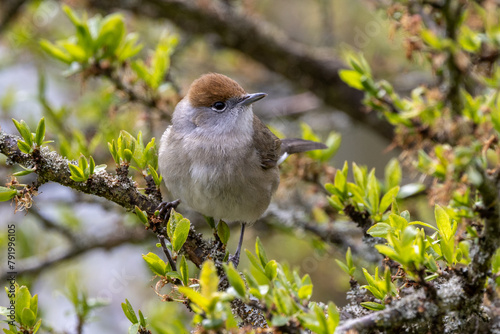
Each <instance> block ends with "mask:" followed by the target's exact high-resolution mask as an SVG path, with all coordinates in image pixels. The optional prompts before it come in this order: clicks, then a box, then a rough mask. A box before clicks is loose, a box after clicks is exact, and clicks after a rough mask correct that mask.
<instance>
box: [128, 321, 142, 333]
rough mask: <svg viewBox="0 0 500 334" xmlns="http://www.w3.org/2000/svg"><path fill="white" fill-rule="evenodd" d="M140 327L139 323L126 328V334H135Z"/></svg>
mask: <svg viewBox="0 0 500 334" xmlns="http://www.w3.org/2000/svg"><path fill="white" fill-rule="evenodd" d="M140 327H141V325H140V324H139V323H135V324H133V325H131V326H130V327H129V328H128V334H137V333H138V332H139V328H140Z"/></svg>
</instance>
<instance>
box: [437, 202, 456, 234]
mask: <svg viewBox="0 0 500 334" xmlns="http://www.w3.org/2000/svg"><path fill="white" fill-rule="evenodd" d="M434 215H435V217H436V225H437V227H438V230H439V234H440V235H441V237H442V238H444V239H446V240H448V239H450V238H451V237H453V235H452V230H451V223H450V216H448V214H447V213H446V211H445V210H444V209H443V208H442V207H441V206H439V205H438V204H436V207H435V209H434Z"/></svg>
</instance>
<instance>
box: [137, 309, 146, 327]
mask: <svg viewBox="0 0 500 334" xmlns="http://www.w3.org/2000/svg"><path fill="white" fill-rule="evenodd" d="M138 313H139V323H140V324H141V326H142V327H146V326H147V324H146V318H144V315H143V314H142V312H141V310H139V311H138Z"/></svg>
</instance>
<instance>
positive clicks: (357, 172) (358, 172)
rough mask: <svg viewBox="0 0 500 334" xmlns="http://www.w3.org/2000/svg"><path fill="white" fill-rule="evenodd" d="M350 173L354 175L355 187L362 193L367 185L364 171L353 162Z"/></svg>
mask: <svg viewBox="0 0 500 334" xmlns="http://www.w3.org/2000/svg"><path fill="white" fill-rule="evenodd" d="M352 171H353V174H354V181H355V182H356V185H357V186H358V187H360V188H361V189H362V190H363V193H364V192H365V190H366V184H367V177H366V171H365V170H363V169H361V168H360V167H359V166H358V165H357V164H356V163H355V162H353V163H352Z"/></svg>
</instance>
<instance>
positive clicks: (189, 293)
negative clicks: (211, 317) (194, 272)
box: [178, 286, 210, 311]
mask: <svg viewBox="0 0 500 334" xmlns="http://www.w3.org/2000/svg"><path fill="white" fill-rule="evenodd" d="M178 289H179V292H180V293H182V294H183V295H184V296H186V297H187V298H189V300H191V302H193V303H194V304H195V305H197V306H199V307H200V308H201V309H203V310H204V311H207V308H208V305H209V304H210V301H209V299H208V298H206V297H204V296H202V295H201V294H200V293H199V292H197V291H195V290H193V289H191V288H188V287H185V286H180V287H179V288H178Z"/></svg>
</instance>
